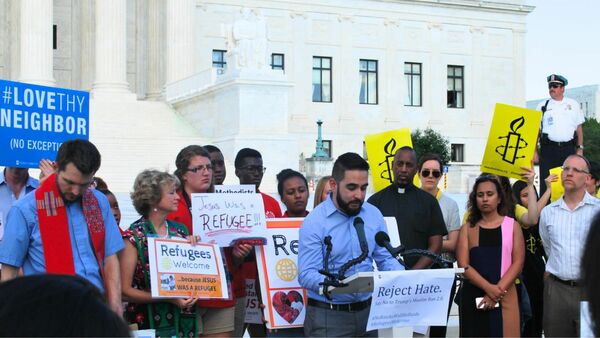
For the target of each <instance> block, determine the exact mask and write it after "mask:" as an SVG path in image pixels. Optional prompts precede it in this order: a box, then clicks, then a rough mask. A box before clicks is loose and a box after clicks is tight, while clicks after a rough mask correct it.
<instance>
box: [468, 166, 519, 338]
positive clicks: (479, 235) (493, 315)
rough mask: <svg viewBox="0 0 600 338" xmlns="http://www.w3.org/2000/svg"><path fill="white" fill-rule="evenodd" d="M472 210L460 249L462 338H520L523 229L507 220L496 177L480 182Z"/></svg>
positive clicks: (472, 198)
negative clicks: (517, 282)
mask: <svg viewBox="0 0 600 338" xmlns="http://www.w3.org/2000/svg"><path fill="white" fill-rule="evenodd" d="M467 207H468V209H469V217H468V219H467V223H466V224H465V225H464V226H463V227H462V228H461V230H460V233H459V238H458V243H457V246H456V258H457V260H458V266H459V267H461V268H465V277H466V280H465V281H464V283H463V286H462V287H461V293H462V294H461V297H460V301H459V311H460V336H461V337H518V336H520V333H521V332H520V320H519V305H518V297H517V291H516V287H515V279H516V278H517V276H518V275H519V273H520V272H521V270H522V268H523V262H524V260H525V247H524V242H523V233H522V232H521V227H520V226H519V225H518V224H517V223H516V222H515V220H514V219H512V218H510V217H508V216H506V215H507V214H508V208H507V205H506V196H505V195H504V193H503V191H502V187H501V186H500V182H499V181H498V179H497V178H496V177H494V176H491V175H482V176H479V177H478V178H477V180H476V181H475V185H474V187H473V190H472V191H471V193H470V195H469V202H468V206H467Z"/></svg>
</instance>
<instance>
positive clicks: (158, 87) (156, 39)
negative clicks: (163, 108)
mask: <svg viewBox="0 0 600 338" xmlns="http://www.w3.org/2000/svg"><path fill="white" fill-rule="evenodd" d="M164 9H165V3H164V2H163V1H162V0H150V1H148V54H147V55H148V88H147V93H146V98H147V99H150V100H157V99H160V98H161V97H162V90H163V86H164V62H163V60H164V43H163V41H164V40H165V38H164V37H165V34H164V33H165V32H164V29H163V27H164V24H163V22H164V21H163V17H164Z"/></svg>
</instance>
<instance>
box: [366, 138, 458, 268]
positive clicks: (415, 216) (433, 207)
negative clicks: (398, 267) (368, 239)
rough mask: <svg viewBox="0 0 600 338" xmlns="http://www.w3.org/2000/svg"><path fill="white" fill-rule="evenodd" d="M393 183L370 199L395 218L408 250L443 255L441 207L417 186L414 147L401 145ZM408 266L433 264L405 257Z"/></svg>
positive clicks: (423, 259) (403, 242)
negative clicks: (414, 179)
mask: <svg viewBox="0 0 600 338" xmlns="http://www.w3.org/2000/svg"><path fill="white" fill-rule="evenodd" d="M392 170H393V171H394V183H393V184H391V185H390V186H389V187H387V188H385V189H383V190H381V191H379V192H377V193H376V194H374V195H373V196H371V197H370V198H369V203H371V204H373V205H374V206H376V207H377V208H378V209H379V211H381V213H382V214H383V216H393V217H396V222H397V223H398V232H399V234H400V243H402V245H404V246H405V247H406V249H426V250H429V251H431V252H433V253H436V254H440V253H441V251H442V243H443V241H442V237H443V236H445V235H447V234H448V230H446V225H445V223H444V217H443V215H442V210H441V209H440V206H439V204H438V202H437V200H436V199H435V197H433V196H431V194H428V193H427V192H425V191H423V190H421V189H419V188H417V187H415V185H414V184H413V178H414V176H415V174H416V173H417V154H416V153H415V151H414V150H413V149H412V148H411V147H402V148H400V149H398V151H396V154H395V155H394V163H393V164H392ZM404 261H405V262H406V266H407V268H410V269H427V268H429V266H430V265H431V263H432V260H431V259H430V258H428V257H405V259H404Z"/></svg>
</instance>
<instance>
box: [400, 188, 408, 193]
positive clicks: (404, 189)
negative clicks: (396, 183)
mask: <svg viewBox="0 0 600 338" xmlns="http://www.w3.org/2000/svg"><path fill="white" fill-rule="evenodd" d="M405 192H406V188H398V193H399V194H404V193H405Z"/></svg>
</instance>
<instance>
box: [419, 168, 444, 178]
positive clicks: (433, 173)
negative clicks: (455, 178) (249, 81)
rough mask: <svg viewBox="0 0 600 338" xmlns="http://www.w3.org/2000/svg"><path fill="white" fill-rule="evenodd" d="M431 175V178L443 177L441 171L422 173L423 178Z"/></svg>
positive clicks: (424, 171) (425, 171)
mask: <svg viewBox="0 0 600 338" xmlns="http://www.w3.org/2000/svg"><path fill="white" fill-rule="evenodd" d="M429 174H431V176H433V177H435V178H439V177H440V176H442V173H441V172H440V171H439V170H427V169H426V170H423V171H421V176H423V177H429Z"/></svg>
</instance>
